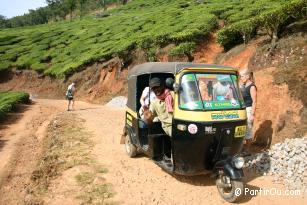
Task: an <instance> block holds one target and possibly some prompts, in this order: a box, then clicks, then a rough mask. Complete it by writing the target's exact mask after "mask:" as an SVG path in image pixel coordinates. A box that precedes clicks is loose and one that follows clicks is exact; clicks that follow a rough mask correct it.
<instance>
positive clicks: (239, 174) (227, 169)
mask: <svg viewBox="0 0 307 205" xmlns="http://www.w3.org/2000/svg"><path fill="white" fill-rule="evenodd" d="M220 170H222V171H223V172H224V174H225V175H226V176H229V177H230V178H231V179H241V178H243V177H244V172H243V169H237V168H235V167H234V166H232V165H231V160H230V159H227V160H222V161H218V162H217V163H216V164H215V165H214V168H213V173H215V174H216V175H218V172H219V171H220Z"/></svg>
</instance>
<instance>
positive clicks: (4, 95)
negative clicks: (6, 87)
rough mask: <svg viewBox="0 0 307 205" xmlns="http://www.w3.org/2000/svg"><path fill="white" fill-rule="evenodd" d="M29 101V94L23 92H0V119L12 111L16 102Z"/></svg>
mask: <svg viewBox="0 0 307 205" xmlns="http://www.w3.org/2000/svg"><path fill="white" fill-rule="evenodd" d="M28 101H29V94H28V93H24V92H0V119H1V118H3V117H4V116H5V115H6V114H7V113H8V112H10V111H12V110H13V109H14V107H15V106H16V105H17V104H18V103H26V102H28Z"/></svg>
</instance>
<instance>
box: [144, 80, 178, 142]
mask: <svg viewBox="0 0 307 205" xmlns="http://www.w3.org/2000/svg"><path fill="white" fill-rule="evenodd" d="M149 87H150V89H152V91H153V92H154V93H155V95H156V99H155V100H154V101H153V102H151V104H150V106H149V109H148V108H145V109H144V116H145V119H146V120H147V121H148V122H149V123H151V122H152V121H153V119H154V117H158V119H159V120H160V122H161V124H162V129H163V130H164V131H165V133H166V134H167V135H168V136H172V119H173V104H174V103H173V102H174V100H173V99H174V93H173V92H172V91H170V90H169V89H166V88H165V86H164V84H163V83H162V82H161V79H159V78H156V77H155V78H152V79H151V80H150V82H149Z"/></svg>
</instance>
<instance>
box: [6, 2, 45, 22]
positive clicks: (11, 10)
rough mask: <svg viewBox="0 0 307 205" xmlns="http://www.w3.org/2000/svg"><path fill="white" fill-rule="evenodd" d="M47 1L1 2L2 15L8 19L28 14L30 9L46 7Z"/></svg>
mask: <svg viewBox="0 0 307 205" xmlns="http://www.w3.org/2000/svg"><path fill="white" fill-rule="evenodd" d="M45 1H46V0H0V15H3V16H5V17H6V18H11V17H14V16H20V15H23V14H25V13H28V10H29V9H37V8H39V7H43V6H46V5H47V4H46V2H45Z"/></svg>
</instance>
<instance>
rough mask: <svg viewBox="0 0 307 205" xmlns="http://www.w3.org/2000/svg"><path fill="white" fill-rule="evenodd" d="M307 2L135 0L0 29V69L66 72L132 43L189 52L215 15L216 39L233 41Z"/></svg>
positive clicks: (230, 43) (57, 74)
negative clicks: (71, 17)
mask: <svg viewBox="0 0 307 205" xmlns="http://www.w3.org/2000/svg"><path fill="white" fill-rule="evenodd" d="M293 5H294V6H293ZM306 6H307V0H293V1H289V0H227V1H225V0H204V1H201V0H198V1H196V0H193V1H192V0H191V1H186V0H168V1H165V0H133V1H131V2H129V3H128V4H127V5H125V6H122V7H118V8H116V9H113V10H109V11H107V12H105V13H100V14H98V15H96V16H87V17H85V18H83V19H79V18H76V19H74V20H73V21H72V22H70V21H62V22H57V23H50V24H44V25H37V26H32V27H19V28H14V29H3V30H0V71H1V70H2V71H3V70H8V69H11V68H13V67H16V68H18V69H33V70H36V71H37V72H39V73H43V74H45V75H51V76H55V77H57V78H65V77H67V76H69V75H71V74H72V73H74V72H77V71H79V70H82V69H83V68H84V67H85V65H87V64H90V63H93V62H95V61H105V60H108V59H110V58H112V57H114V56H119V57H121V58H125V57H126V56H127V55H128V54H129V53H130V52H131V51H132V50H134V49H136V48H141V49H143V50H145V51H146V52H147V53H150V52H153V51H155V49H156V48H158V47H162V46H165V45H167V44H170V43H175V44H176V45H177V47H176V48H175V49H174V50H173V51H171V54H172V55H174V54H181V53H190V52H192V51H193V50H192V49H194V48H195V46H194V44H195V43H197V42H200V41H204V40H205V39H206V37H207V36H208V34H209V33H210V32H212V31H214V30H215V29H217V27H218V21H219V20H224V22H225V24H226V27H224V28H223V29H222V30H220V31H219V33H218V42H219V43H220V44H222V45H224V46H225V47H231V46H233V45H235V44H238V43H240V42H243V37H244V39H250V38H252V37H253V33H254V32H255V30H256V29H258V28H259V26H265V25H267V27H268V28H271V27H273V28H275V27H274V26H275V24H274V23H276V21H274V20H273V22H270V21H268V20H272V16H273V17H275V16H277V17H279V16H278V15H286V16H291V14H294V13H295V14H296V12H297V9H298V10H299V11H300V13H299V15H292V17H293V19H294V20H296V18H302V17H304V16H306ZM285 8H287V9H285ZM304 8H305V9H304ZM274 15H275V16H274ZM292 17H291V18H292ZM293 19H289V18H288V19H281V20H280V22H278V23H279V25H285V23H290V22H291V21H293ZM290 20H291V21H290ZM271 24H272V25H271ZM270 26H271V27H270ZM191 45H192V46H191ZM187 48H188V49H190V50H189V51H187V50H186V49H187ZM149 60H154V59H149Z"/></svg>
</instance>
